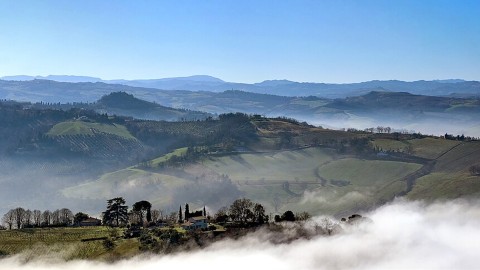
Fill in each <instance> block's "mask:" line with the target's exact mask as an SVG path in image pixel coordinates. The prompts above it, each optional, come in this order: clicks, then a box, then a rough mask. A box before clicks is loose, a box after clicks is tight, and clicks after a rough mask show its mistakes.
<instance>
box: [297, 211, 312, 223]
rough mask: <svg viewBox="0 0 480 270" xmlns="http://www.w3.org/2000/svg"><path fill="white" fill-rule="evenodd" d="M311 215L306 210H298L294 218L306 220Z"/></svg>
mask: <svg viewBox="0 0 480 270" xmlns="http://www.w3.org/2000/svg"><path fill="white" fill-rule="evenodd" d="M311 217H312V216H311V215H310V214H309V213H308V212H300V213H296V214H295V220H299V221H306V220H309V219H310V218H311Z"/></svg>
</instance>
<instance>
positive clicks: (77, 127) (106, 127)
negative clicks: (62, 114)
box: [47, 120, 135, 140]
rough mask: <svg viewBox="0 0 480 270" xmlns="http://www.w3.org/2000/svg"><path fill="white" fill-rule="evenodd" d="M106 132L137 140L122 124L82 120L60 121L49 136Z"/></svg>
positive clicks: (50, 131) (49, 132)
mask: <svg viewBox="0 0 480 270" xmlns="http://www.w3.org/2000/svg"><path fill="white" fill-rule="evenodd" d="M98 133H105V134H111V135H116V136H119V137H122V138H125V139H132V140H135V137H133V136H132V134H130V132H129V131H128V130H127V129H126V128H125V127H124V126H122V125H119V124H102V123H92V122H86V121H82V120H77V121H67V122H62V123H58V124H56V125H55V126H53V127H52V129H50V130H49V131H48V133H47V135H49V136H72V135H95V134H98Z"/></svg>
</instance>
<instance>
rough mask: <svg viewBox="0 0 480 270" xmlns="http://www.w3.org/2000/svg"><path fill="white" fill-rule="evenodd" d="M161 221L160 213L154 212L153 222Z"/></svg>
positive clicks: (155, 210)
mask: <svg viewBox="0 0 480 270" xmlns="http://www.w3.org/2000/svg"><path fill="white" fill-rule="evenodd" d="M159 219H160V211H159V210H157V209H153V210H152V222H157V221H158V220H159Z"/></svg>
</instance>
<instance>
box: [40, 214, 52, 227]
mask: <svg viewBox="0 0 480 270" xmlns="http://www.w3.org/2000/svg"><path fill="white" fill-rule="evenodd" d="M51 224H52V212H50V211H49V210H45V211H44V212H43V213H42V225H43V226H50V225H51Z"/></svg>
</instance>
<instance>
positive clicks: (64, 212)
mask: <svg viewBox="0 0 480 270" xmlns="http://www.w3.org/2000/svg"><path fill="white" fill-rule="evenodd" d="M58 215H59V217H58V219H59V224H64V225H70V224H72V221H73V213H72V211H70V209H68V208H62V209H60V210H59V214H58Z"/></svg>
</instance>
